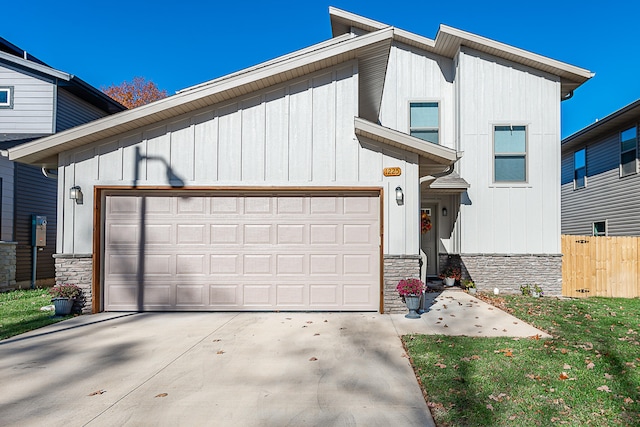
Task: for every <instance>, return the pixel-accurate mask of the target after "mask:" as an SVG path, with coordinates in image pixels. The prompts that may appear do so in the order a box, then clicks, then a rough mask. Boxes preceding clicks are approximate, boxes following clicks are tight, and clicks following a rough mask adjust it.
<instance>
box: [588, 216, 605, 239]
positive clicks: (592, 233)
mask: <svg viewBox="0 0 640 427" xmlns="http://www.w3.org/2000/svg"><path fill="white" fill-rule="evenodd" d="M601 223H602V224H604V234H596V224H601ZM591 235H593V236H608V235H609V220H606V219H605V220H600V221H593V222H592V223H591Z"/></svg>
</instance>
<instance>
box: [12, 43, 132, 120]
mask: <svg viewBox="0 0 640 427" xmlns="http://www.w3.org/2000/svg"><path fill="white" fill-rule="evenodd" d="M3 63H4V64H6V65H9V66H11V67H13V68H17V69H19V70H26V71H29V72H31V73H33V74H36V75H39V76H45V77H47V78H50V79H53V80H54V81H56V83H57V84H58V85H59V86H62V87H64V88H65V89H66V90H68V91H69V92H71V93H73V94H74V95H76V96H77V97H78V98H81V99H84V100H85V101H87V102H89V103H90V104H92V105H95V106H96V107H98V108H100V109H101V110H103V111H105V112H107V113H109V114H113V113H117V112H119V111H123V110H126V107H124V106H123V105H120V104H119V103H118V102H116V101H115V100H113V99H111V98H110V97H109V96H107V95H105V94H104V93H103V92H102V91H100V90H98V89H96V88H95V87H93V86H91V85H90V84H88V83H86V82H85V81H83V80H82V79H80V78H78V77H76V76H74V75H73V74H69V73H65V72H64V71H60V70H56V69H55V68H52V67H50V66H48V65H47V64H45V63H44V62H42V61H41V60H39V59H38V58H36V57H35V56H33V55H31V54H29V53H27V52H26V51H24V50H22V49H20V48H19V47H17V46H16V45H14V44H13V43H10V42H9V41H7V40H5V39H3V38H2V37H0V64H3Z"/></svg>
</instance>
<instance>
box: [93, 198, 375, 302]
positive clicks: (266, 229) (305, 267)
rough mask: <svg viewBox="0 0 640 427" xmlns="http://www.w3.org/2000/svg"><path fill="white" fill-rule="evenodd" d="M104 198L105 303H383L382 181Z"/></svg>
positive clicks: (103, 257)
mask: <svg viewBox="0 0 640 427" xmlns="http://www.w3.org/2000/svg"><path fill="white" fill-rule="evenodd" d="M143 196H144V197H143ZM102 200H103V203H104V204H103V207H104V208H103V212H102V218H103V220H104V222H103V224H104V226H103V234H102V236H103V242H104V245H103V256H102V265H103V267H102V271H103V274H102V278H103V286H102V289H104V295H103V296H104V299H103V301H104V307H103V309H105V310H107V311H131V310H139V311H245V310H251V311H274V310H279V311H287V310H288V311H297V310H312V311H378V310H379V309H381V307H380V304H381V274H382V273H381V259H382V247H381V246H382V245H381V242H382V237H381V223H382V214H381V190H380V189H358V190H353V189H350V190H333V189H331V190H326V189H324V190H315V191H313V190H309V189H305V190H304V191H302V190H300V189H298V190H291V189H275V190H272V189H269V190H264V189H261V190H259V191H258V190H249V191H247V190H245V191H238V190H213V191H211V190H209V191H203V190H201V189H199V190H181V191H175V190H174V191H166V190H163V191H149V190H146V191H140V190H126V191H114V190H111V191H109V190H105V191H104V192H103V198H102ZM142 209H144V211H145V212H146V214H145V215H141V210H142ZM140 223H144V227H140V226H139V224H140ZM142 230H144V231H142ZM141 233H144V235H141ZM140 241H144V242H145V243H144V245H142V246H141V245H139V242H140ZM141 251H143V252H144V253H145V256H144V257H140V256H139V255H140V252H141ZM140 270H144V271H145V274H144V277H143V275H138V272H139V271H140ZM139 283H143V286H139Z"/></svg>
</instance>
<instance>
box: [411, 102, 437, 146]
mask: <svg viewBox="0 0 640 427" xmlns="http://www.w3.org/2000/svg"><path fill="white" fill-rule="evenodd" d="M438 111H439V108H438V103H437V102H412V103H411V104H409V113H410V114H409V116H410V118H409V133H410V134H411V136H415V137H416V138H420V139H424V140H425V141H429V142H433V143H434V144H439V143H440V137H439V135H438V133H439V126H440V114H439V112H438Z"/></svg>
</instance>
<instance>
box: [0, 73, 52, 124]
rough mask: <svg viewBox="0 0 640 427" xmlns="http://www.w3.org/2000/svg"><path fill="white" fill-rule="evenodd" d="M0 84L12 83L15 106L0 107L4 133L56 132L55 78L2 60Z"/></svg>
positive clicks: (8, 84)
mask: <svg viewBox="0 0 640 427" xmlns="http://www.w3.org/2000/svg"><path fill="white" fill-rule="evenodd" d="M0 86H12V87H13V108H2V109H0V130H1V131H2V133H9V134H12V133H17V134H29V133H53V130H54V126H53V112H54V111H53V110H54V107H53V104H54V94H55V84H54V82H53V81H51V80H45V79H44V78H41V77H36V76H35V75H31V74H28V73H26V72H24V71H17V70H15V69H13V68H11V67H10V66H8V65H5V64H0Z"/></svg>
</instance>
